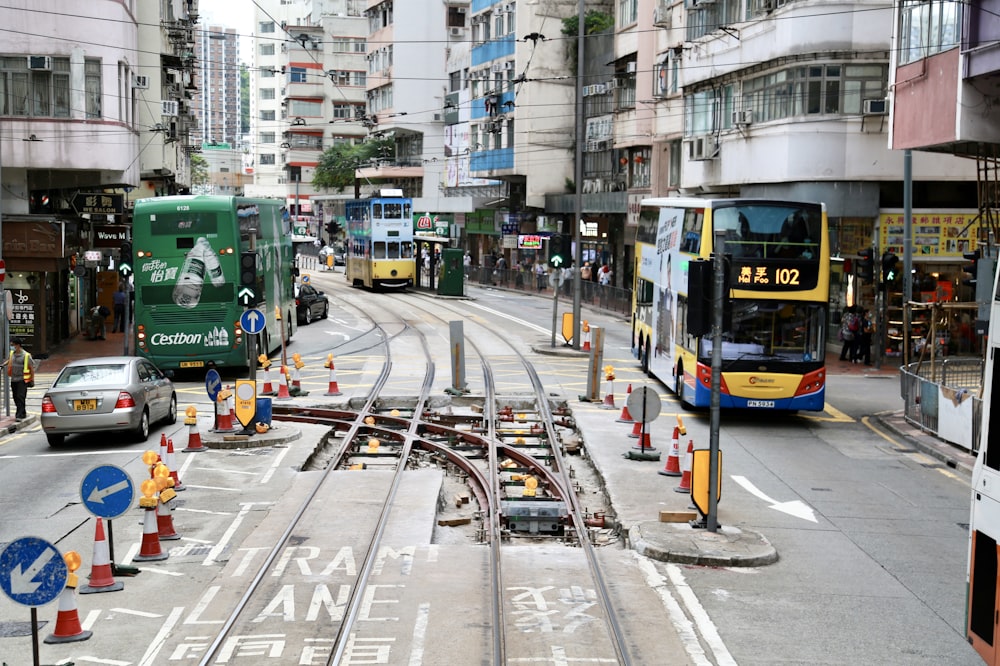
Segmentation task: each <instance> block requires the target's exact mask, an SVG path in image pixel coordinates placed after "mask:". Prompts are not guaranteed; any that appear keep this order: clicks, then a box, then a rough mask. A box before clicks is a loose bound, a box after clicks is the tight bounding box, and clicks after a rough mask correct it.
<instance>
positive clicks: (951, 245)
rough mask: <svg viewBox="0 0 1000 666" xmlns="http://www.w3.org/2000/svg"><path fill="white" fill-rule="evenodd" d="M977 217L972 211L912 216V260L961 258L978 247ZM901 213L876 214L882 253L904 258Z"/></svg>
mask: <svg viewBox="0 0 1000 666" xmlns="http://www.w3.org/2000/svg"><path fill="white" fill-rule="evenodd" d="M978 215H979V213H977V212H975V211H968V212H962V213H913V221H912V227H911V229H912V234H913V238H912V242H913V258H914V259H916V260H918V261H919V260H920V258H928V257H947V258H954V259H961V258H962V253H963V252H972V251H973V250H976V249H977V248H978V247H979V243H978V239H977V237H978V235H979V222H978V221H977V222H975V223H973V224H971V226H970V222H972V221H973V220H974V219H976V217H977V216H978ZM904 224H905V216H904V215H903V213H885V214H882V215H879V247H880V248H881V251H882V252H894V253H896V255H898V256H903V227H904Z"/></svg>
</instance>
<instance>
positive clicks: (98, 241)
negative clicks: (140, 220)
mask: <svg viewBox="0 0 1000 666" xmlns="http://www.w3.org/2000/svg"><path fill="white" fill-rule="evenodd" d="M127 240H128V227H125V226H122V225H112V224H95V225H94V247H110V248H115V249H118V248H120V247H121V245H122V243H123V242H125V241H127Z"/></svg>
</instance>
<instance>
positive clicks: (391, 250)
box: [386, 243, 400, 259]
mask: <svg viewBox="0 0 1000 666" xmlns="http://www.w3.org/2000/svg"><path fill="white" fill-rule="evenodd" d="M386 256H387V257H388V258H389V259H399V257H400V254H399V243H389V247H388V250H387V252H386Z"/></svg>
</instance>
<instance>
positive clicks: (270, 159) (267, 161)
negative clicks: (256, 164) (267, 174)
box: [260, 153, 274, 166]
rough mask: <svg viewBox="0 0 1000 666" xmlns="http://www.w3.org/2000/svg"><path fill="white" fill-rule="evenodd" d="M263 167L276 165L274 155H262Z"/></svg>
mask: <svg viewBox="0 0 1000 666" xmlns="http://www.w3.org/2000/svg"><path fill="white" fill-rule="evenodd" d="M260 163H261V165H271V166H273V165H274V153H261V154H260Z"/></svg>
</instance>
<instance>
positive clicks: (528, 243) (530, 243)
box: [517, 234, 542, 250]
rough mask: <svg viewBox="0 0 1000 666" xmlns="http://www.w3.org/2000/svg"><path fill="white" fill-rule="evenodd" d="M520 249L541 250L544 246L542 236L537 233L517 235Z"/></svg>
mask: <svg viewBox="0 0 1000 666" xmlns="http://www.w3.org/2000/svg"><path fill="white" fill-rule="evenodd" d="M517 247H518V249H519V250H539V249H541V247H542V237H541V236H539V235H537V234H521V235H520V236H518V237H517Z"/></svg>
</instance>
